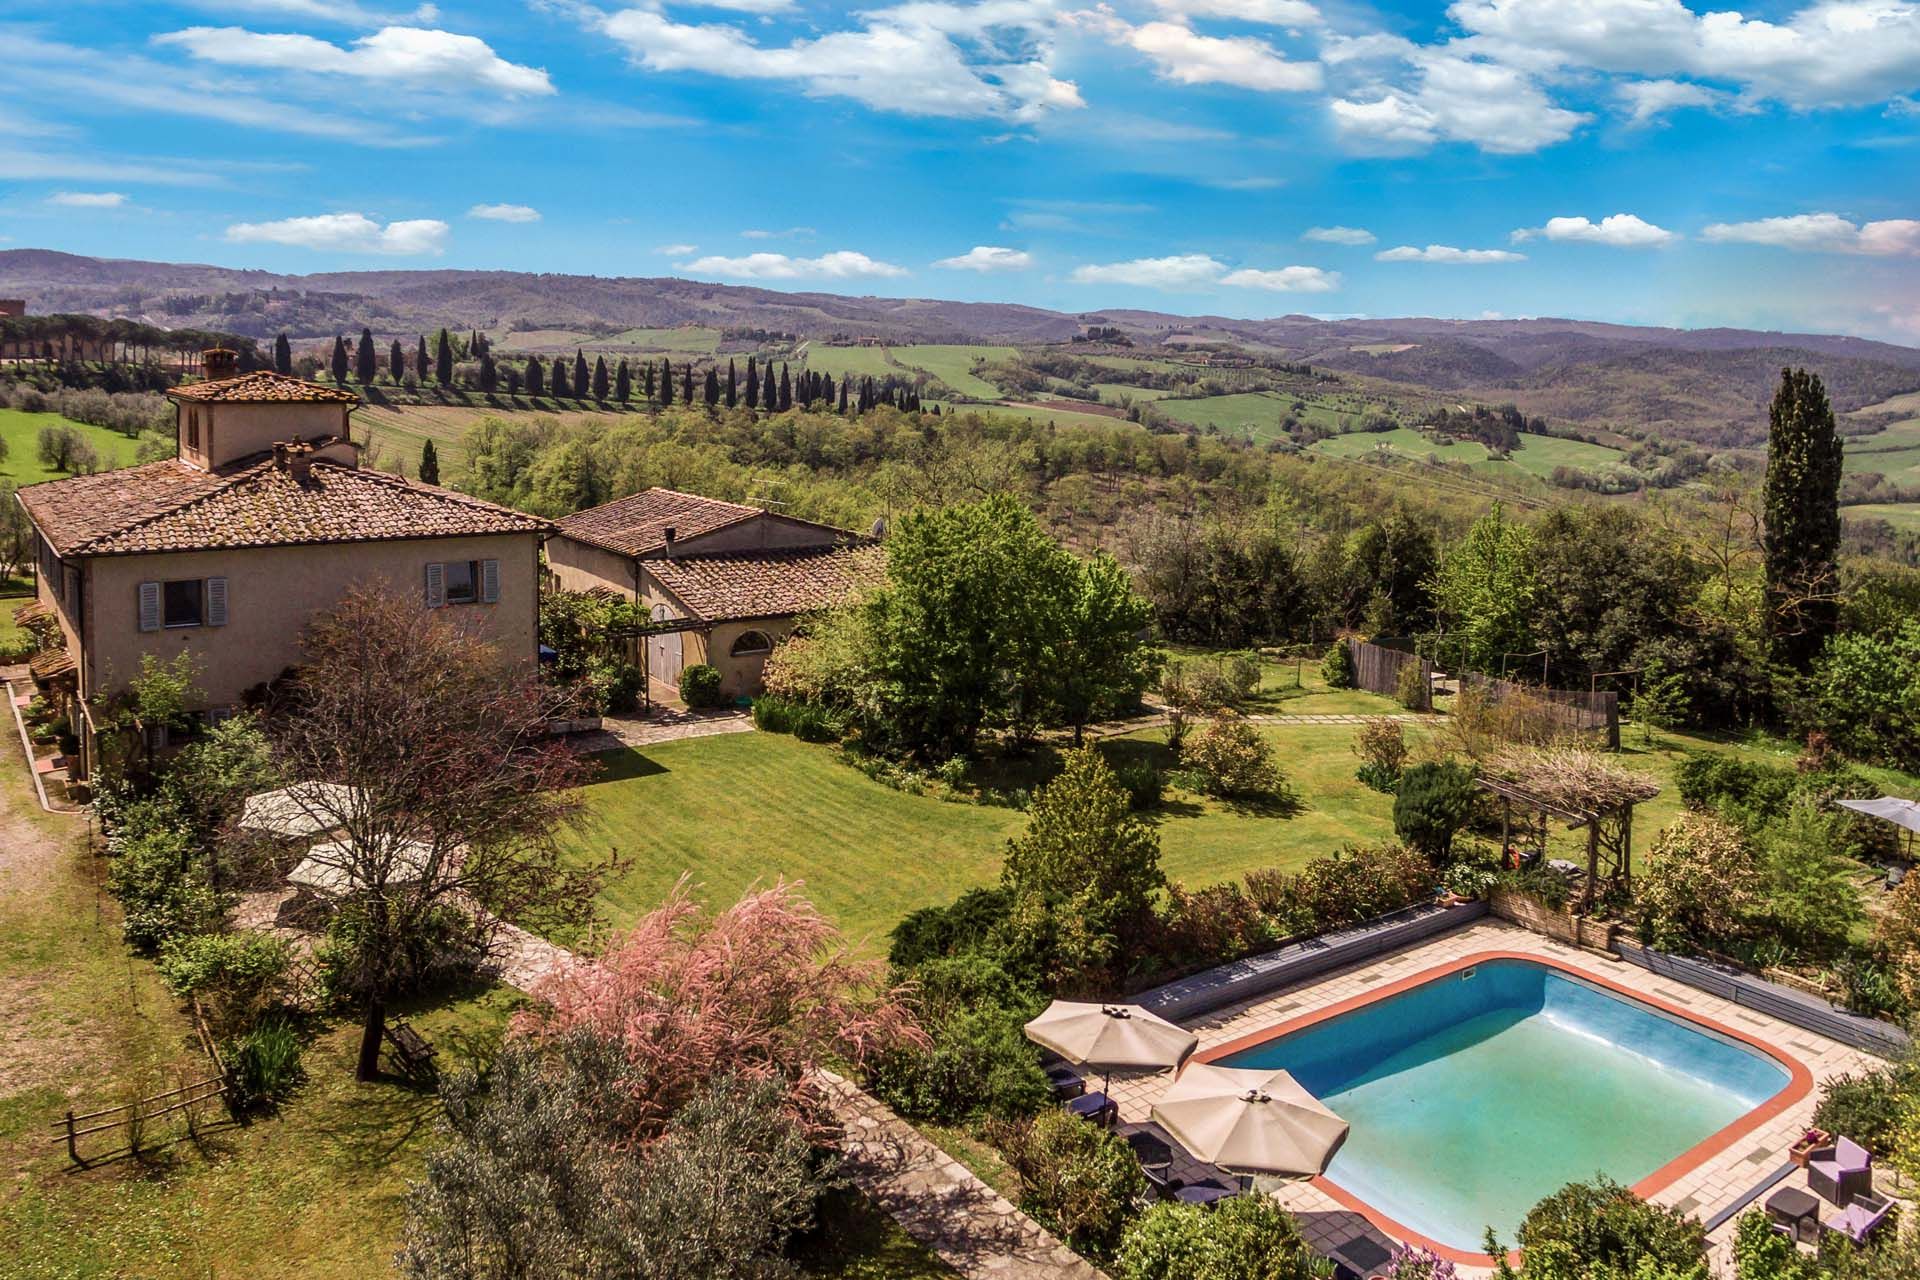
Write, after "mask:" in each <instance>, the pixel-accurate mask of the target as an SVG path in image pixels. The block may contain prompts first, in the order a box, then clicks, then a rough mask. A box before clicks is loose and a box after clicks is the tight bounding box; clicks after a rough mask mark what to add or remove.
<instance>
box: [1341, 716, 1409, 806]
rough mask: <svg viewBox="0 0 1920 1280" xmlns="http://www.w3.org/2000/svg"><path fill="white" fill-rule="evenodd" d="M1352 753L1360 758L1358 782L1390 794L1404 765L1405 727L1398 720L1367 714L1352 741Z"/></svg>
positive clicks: (1405, 761)
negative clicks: (1368, 715)
mask: <svg viewBox="0 0 1920 1280" xmlns="http://www.w3.org/2000/svg"><path fill="white" fill-rule="evenodd" d="M1353 753H1354V754H1355V755H1357V756H1359V757H1360V761H1361V764H1360V770H1359V775H1358V776H1359V778H1360V781H1362V782H1364V783H1366V784H1367V785H1368V786H1369V787H1372V788H1373V789H1374V790H1375V791H1384V792H1387V793H1389V794H1391V793H1392V792H1393V790H1394V788H1395V787H1396V786H1398V785H1399V782H1400V772H1401V770H1403V769H1405V768H1406V767H1407V733H1406V729H1405V728H1404V727H1403V726H1402V725H1401V723H1400V722H1399V721H1398V720H1393V719H1390V718H1388V717H1386V716H1370V717H1369V718H1368V719H1367V720H1366V721H1365V722H1364V723H1362V724H1361V726H1360V732H1359V734H1358V735H1357V736H1356V737H1355V738H1354V740H1353Z"/></svg>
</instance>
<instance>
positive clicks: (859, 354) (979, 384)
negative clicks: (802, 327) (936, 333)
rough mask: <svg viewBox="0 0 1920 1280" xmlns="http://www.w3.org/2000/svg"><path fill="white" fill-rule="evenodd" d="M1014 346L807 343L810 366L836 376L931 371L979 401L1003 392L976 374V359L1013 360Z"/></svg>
mask: <svg viewBox="0 0 1920 1280" xmlns="http://www.w3.org/2000/svg"><path fill="white" fill-rule="evenodd" d="M1014 354H1015V353H1014V349H1013V348H1012V347H993V346H982V347H976V346H944V345H941V344H937V343H922V344H917V345H913V346H903V347H830V346H826V345H824V344H822V343H818V342H815V343H810V344H808V346H807V367H808V368H809V369H812V370H814V371H815V372H817V373H830V374H832V375H833V376H834V377H835V378H842V377H845V376H846V375H847V374H849V373H851V374H854V375H856V376H858V377H873V378H884V377H887V376H888V375H889V374H896V375H906V374H911V373H912V372H914V371H915V370H919V371H922V372H925V373H930V374H932V375H933V376H934V377H936V378H938V379H940V381H942V382H944V383H946V384H947V385H948V386H949V387H952V388H953V389H954V390H955V391H957V392H959V393H960V394H961V395H963V396H971V397H973V398H975V399H978V400H997V399H999V398H1000V397H1001V396H1002V395H1003V394H1004V393H1003V392H1002V391H1001V390H1000V388H999V387H996V386H994V385H993V384H992V383H991V382H987V381H985V380H984V379H981V378H977V377H975V376H974V374H973V372H972V370H973V363H974V361H976V360H1011V359H1012V358H1013V356H1014Z"/></svg>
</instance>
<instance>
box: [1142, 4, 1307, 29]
mask: <svg viewBox="0 0 1920 1280" xmlns="http://www.w3.org/2000/svg"><path fill="white" fill-rule="evenodd" d="M1153 2H1154V4H1155V5H1157V6H1159V8H1160V11H1161V12H1162V13H1175V14H1179V15H1180V16H1182V17H1186V18H1228V19H1231V20H1233V21H1236V22H1259V23H1264V24H1266V25H1267V26H1270V27H1314V26H1318V25H1320V10H1318V9H1316V8H1315V7H1314V6H1312V5H1311V4H1308V3H1307V2H1306V0H1153Z"/></svg>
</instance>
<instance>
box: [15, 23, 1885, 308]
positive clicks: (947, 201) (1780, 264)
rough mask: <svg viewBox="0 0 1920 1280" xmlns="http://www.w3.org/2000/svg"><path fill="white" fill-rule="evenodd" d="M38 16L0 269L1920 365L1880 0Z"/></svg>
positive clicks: (24, 46) (18, 28)
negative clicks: (1854, 339) (1769, 339)
mask: <svg viewBox="0 0 1920 1280" xmlns="http://www.w3.org/2000/svg"><path fill="white" fill-rule="evenodd" d="M1721 2H1723V3H1724V2H1728V0H1721ZM37 16H38V15H29V14H25V13H22V14H20V16H19V17H17V18H8V17H0V67H6V68H8V72H7V74H6V75H5V76H0V248H18V247H40V248H54V249H63V250H67V251H71V252H75V253H86V254H98V255H105V256H119V257H133V258H151V259H161V260H171V261H201V262H212V263H218V264H222V265H228V266H237V267H258V268H265V269H269V270H276V271H298V272H307V271H323V270H353V269H370V268H393V267H472V268H502V269H512V270H524V271H552V272H584V273H592V274H600V275H680V276H690V277H693V278H698V279H711V280H717V281H724V282H729V283H757V284H762V285H765V286H767V287H771V288H780V289H809V288H816V289H823V290H828V291H832V292H839V293H874V294H884V295H891V296H931V297H947V298H967V299H980V300H994V301H1011V302H1026V303H1032V304H1035V305H1039V306H1048V307H1058V308H1063V309H1069V310H1091V309H1096V308H1112V307H1127V306H1132V307H1141V308H1149V309H1156V310H1168V311H1178V312H1212V313H1217V314H1225V315H1235V316H1265V315H1280V314H1286V313H1290V312H1306V313H1310V314H1316V315H1442V316H1457V317H1465V318H1472V317H1477V316H1481V315H1506V316H1523V315H1570V316H1578V317H1585V318H1594V319H1607V320H1619V321H1626V322H1631V323H1654V324H1675V325H1687V326H1705V325H1720V324H1725V325H1740V326H1750V327H1762V328H1799V329H1814V330H1823V331H1825V330H1831V331H1840V332H1851V333H1858V334H1862V335H1866V336H1873V337H1881V338H1888V339H1892V340H1895V341H1903V342H1907V343H1911V344H1917V345H1920V100H1917V99H1920V0H1915V2H1913V3H1909V2H1907V0H1781V2H1756V3H1754V4H1753V5H1752V7H1750V8H1748V9H1746V10H1744V11H1740V12H1732V11H1721V12H1717V13H1712V14H1709V13H1708V12H1707V11H1706V9H1705V8H1703V7H1702V8H1689V7H1688V6H1687V5H1685V4H1683V3H1682V0H1456V3H1453V4H1451V5H1445V6H1442V5H1437V4H1394V5H1389V4H1384V3H1383V4H1379V5H1369V4H1360V3H1346V2H1345V0H1325V2H1322V0H1108V2H1106V3H1100V2H1099V0H873V3H872V4H871V6H862V7H854V6H848V5H830V4H823V3H817V2H816V0H708V2H707V3H704V4H701V3H691V2H687V3H681V2H678V0H600V2H599V3H583V2H579V0H530V2H525V3H523V2H519V0H491V2H489V3H460V2H459V0H448V2H447V3H443V4H440V5H438V6H435V5H425V6H421V7H418V8H415V7H411V5H410V3H409V0H392V3H391V4H387V3H383V0H180V2H176V3H138V4H135V3H109V2H107V0H69V3H68V4H66V5H65V6H63V8H62V10H61V11H60V14H59V16H58V20H57V21H55V20H36V19H37Z"/></svg>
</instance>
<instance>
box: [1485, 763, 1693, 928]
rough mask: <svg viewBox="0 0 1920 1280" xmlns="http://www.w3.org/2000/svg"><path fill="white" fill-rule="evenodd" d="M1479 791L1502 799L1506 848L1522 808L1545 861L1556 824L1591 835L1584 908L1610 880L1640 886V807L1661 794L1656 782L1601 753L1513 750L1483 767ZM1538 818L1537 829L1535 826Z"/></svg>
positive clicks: (1582, 899) (1502, 839)
mask: <svg viewBox="0 0 1920 1280" xmlns="http://www.w3.org/2000/svg"><path fill="white" fill-rule="evenodd" d="M1474 784H1475V785H1476V786H1478V787H1480V788H1481V789H1482V790H1483V791H1487V792H1490V793H1491V794H1493V795H1496V796H1498V797H1499V798H1500V845H1501V849H1502V851H1503V852H1504V850H1505V849H1506V848H1507V847H1508V844H1509V842H1510V841H1511V840H1512V837H1513V827H1514V809H1515V806H1518V807H1519V809H1520V811H1521V815H1522V821H1523V822H1525V824H1526V829H1527V831H1528V832H1529V833H1530V834H1531V833H1532V832H1534V831H1536V830H1537V832H1538V834H1539V842H1540V848H1541V851H1542V853H1543V855H1544V853H1545V850H1546V842H1547V831H1548V828H1549V825H1550V822H1551V820H1552V819H1554V818H1558V819H1560V820H1561V821H1562V822H1564V823H1566V824H1567V830H1569V831H1580V830H1585V831H1586V833H1587V883H1586V887H1585V888H1584V889H1583V890H1582V892H1581V896H1580V909H1581V911H1582V912H1585V911H1587V910H1589V909H1590V908H1592V906H1593V899H1594V894H1595V891H1596V889H1597V888H1598V886H1599V884H1600V882H1601V881H1602V880H1603V879H1604V880H1607V881H1611V882H1617V883H1619V884H1621V885H1623V886H1630V885H1631V884H1632V882H1633V807H1634V805H1636V804H1638V803H1640V802H1641V801H1643V800H1651V799H1653V797H1655V796H1657V795H1659V794H1660V787H1659V785H1658V784H1656V783H1655V782H1653V781H1652V780H1651V779H1649V778H1646V777H1644V776H1642V775H1640V774H1637V773H1634V772H1632V771H1631V770H1629V769H1625V768H1622V767H1621V766H1620V765H1618V764H1615V763H1614V762H1613V761H1611V760H1609V759H1607V758H1606V757H1605V756H1603V755H1601V754H1600V753H1599V752H1597V751H1589V750H1586V749H1584V748H1579V747H1548V748H1542V749H1539V750H1529V749H1517V748H1516V749H1514V750H1510V751H1507V752H1504V753H1502V754H1501V755H1499V756H1496V757H1494V758H1493V759H1492V760H1489V761H1487V762H1486V763H1484V764H1483V765H1482V766H1481V768H1480V770H1479V772H1478V774H1477V776H1476V777H1475V778H1474ZM1535 814H1537V815H1539V817H1538V825H1537V827H1536V826H1535V824H1534V822H1533V821H1532V816H1533V815H1535Z"/></svg>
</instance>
